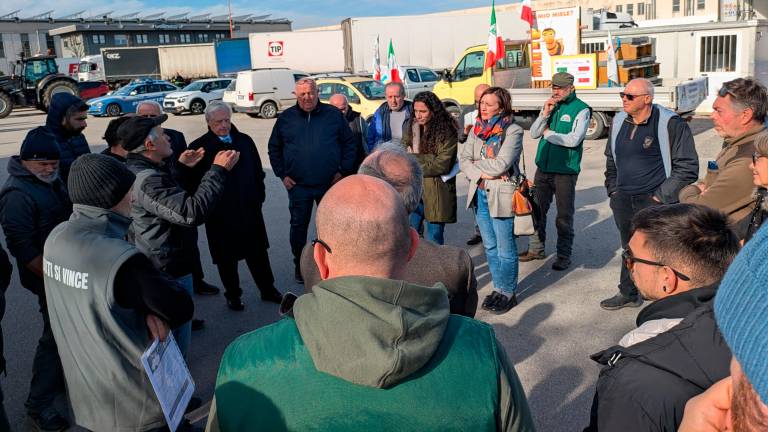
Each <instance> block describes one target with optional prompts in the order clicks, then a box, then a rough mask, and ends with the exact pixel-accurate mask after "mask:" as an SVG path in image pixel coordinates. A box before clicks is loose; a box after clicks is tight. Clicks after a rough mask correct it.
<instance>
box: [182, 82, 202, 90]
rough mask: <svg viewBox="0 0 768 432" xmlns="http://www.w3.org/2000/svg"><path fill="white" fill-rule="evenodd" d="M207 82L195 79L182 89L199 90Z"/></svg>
mask: <svg viewBox="0 0 768 432" xmlns="http://www.w3.org/2000/svg"><path fill="white" fill-rule="evenodd" d="M205 84H207V83H206V82H205V81H195V82H193V83H192V84H190V85H188V86H186V87H184V88H183V89H181V91H199V90H200V89H201V88H203V86H204V85H205Z"/></svg>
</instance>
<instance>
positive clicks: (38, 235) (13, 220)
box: [0, 127, 72, 430]
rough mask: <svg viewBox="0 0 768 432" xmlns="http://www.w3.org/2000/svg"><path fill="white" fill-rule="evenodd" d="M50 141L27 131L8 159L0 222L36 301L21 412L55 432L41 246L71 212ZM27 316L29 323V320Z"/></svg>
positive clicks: (53, 358)
mask: <svg viewBox="0 0 768 432" xmlns="http://www.w3.org/2000/svg"><path fill="white" fill-rule="evenodd" d="M60 154H61V153H60V151H59V146H58V145H57V144H56V137H55V136H54V135H53V133H52V132H50V131H49V130H48V129H47V128H44V127H38V128H35V129H32V130H31V131H30V132H29V133H28V134H27V136H26V138H24V142H23V143H22V145H21V152H20V154H19V155H18V156H14V157H12V158H11V159H10V160H9V161H8V174H9V177H8V180H7V181H6V182H5V185H4V186H3V190H2V191H1V192H0V224H2V226H3V232H5V239H6V241H7V242H8V250H9V251H10V252H11V255H13V257H14V258H16V267H17V268H18V271H19V280H20V281H21V285H22V286H23V287H24V288H26V289H28V290H30V291H32V293H33V294H35V296H36V297H37V302H38V304H39V305H40V312H41V314H42V318H43V334H42V335H41V336H40V340H39V341H38V343H37V348H36V350H35V358H34V360H33V361H32V381H31V382H30V384H29V396H28V397H27V401H26V402H25V404H24V405H25V407H26V409H27V414H28V415H29V417H30V418H31V419H32V421H33V422H34V423H35V425H36V426H37V427H38V428H40V429H43V430H59V429H63V428H66V427H67V426H68V424H69V423H68V422H67V420H66V419H65V418H64V417H63V416H62V415H61V414H60V413H59V412H58V411H57V410H56V408H55V407H54V400H55V399H56V397H57V396H59V395H63V394H64V391H65V388H64V371H62V369H61V360H59V354H58V351H57V349H56V342H55V341H54V339H53V334H52V333H51V326H50V323H49V320H48V313H47V308H46V303H45V301H46V298H45V292H44V287H43V245H44V244H45V239H46V238H47V237H48V234H49V233H50V232H51V231H52V230H53V229H54V228H55V227H56V225H58V224H60V223H61V222H64V221H65V220H67V218H68V217H69V215H70V214H71V213H72V203H70V202H69V197H67V191H66V189H65V187H64V183H63V182H62V180H61V178H60V177H59V175H58V172H59V162H60ZM29 318H30V324H31V323H32V322H31V318H32V317H29Z"/></svg>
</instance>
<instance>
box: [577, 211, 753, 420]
mask: <svg viewBox="0 0 768 432" xmlns="http://www.w3.org/2000/svg"><path fill="white" fill-rule="evenodd" d="M632 223H633V231H634V232H633V234H632V236H631V239H630V241H629V244H628V245H627V249H626V250H625V251H624V254H623V257H622V258H623V260H624V265H625V266H626V267H627V268H628V269H629V274H630V275H631V277H632V279H633V280H634V281H635V283H636V284H637V288H638V289H639V290H640V293H641V294H642V295H643V297H644V298H646V299H647V300H652V301H653V303H651V304H650V305H648V306H646V307H645V308H644V309H643V310H641V311H640V313H639V314H638V316H637V325H638V327H637V329H635V330H633V331H631V332H629V333H627V334H626V335H625V336H624V337H623V338H622V339H621V340H620V341H619V343H618V345H616V346H613V347H611V348H608V349H607V350H604V351H601V352H599V353H597V354H594V355H593V356H592V359H593V360H595V361H596V362H597V363H600V364H601V365H603V369H602V370H601V372H600V377H599V378H598V381H597V391H596V394H595V398H594V402H593V405H592V413H591V420H590V422H591V423H590V426H589V427H588V428H587V431H593V430H595V431H596V430H600V431H618V430H620V431H623V432H633V431H638V432H639V431H649V430H669V431H672V430H677V427H678V426H679V425H680V422H681V420H682V415H683V409H684V407H685V403H686V402H687V401H688V399H690V398H691V397H693V396H696V395H698V394H700V393H702V392H703V391H704V390H706V389H707V388H709V387H710V386H711V385H712V384H714V383H715V382H717V381H718V380H720V379H722V378H724V377H726V376H727V375H728V374H729V372H728V367H729V363H730V351H729V350H728V346H727V345H726V343H725V341H724V340H723V338H722V336H721V335H720V332H719V331H718V328H717V325H716V323H715V317H714V312H713V306H714V299H715V293H716V292H717V286H718V285H719V283H720V279H722V277H723V275H725V272H726V269H727V268H728V266H729V265H730V263H731V261H733V259H734V257H735V256H736V254H737V253H738V251H739V244H738V239H737V236H736V234H735V233H734V232H733V231H731V230H730V229H729V228H728V220H727V218H726V216H725V215H724V214H723V213H721V212H719V211H717V210H714V209H711V208H709V207H705V206H700V205H694V204H671V205H667V206H654V207H649V208H646V209H644V210H641V211H640V212H638V213H637V215H636V216H635V218H634V219H633V221H632Z"/></svg>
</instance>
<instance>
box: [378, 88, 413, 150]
mask: <svg viewBox="0 0 768 432" xmlns="http://www.w3.org/2000/svg"><path fill="white" fill-rule="evenodd" d="M401 109H402V110H404V111H405V120H403V129H405V124H406V123H408V120H409V119H410V118H411V116H412V115H413V102H411V101H405V102H404V103H403V108H401ZM391 113H392V109H391V108H389V104H388V103H386V102H384V103H383V104H381V106H380V107H379V108H378V109H377V110H376V112H375V113H374V114H373V118H372V119H371V122H370V124H369V125H368V135H367V137H366V140H367V141H368V153H370V152H372V151H373V149H374V147H376V146H377V145H379V144H381V143H383V142H387V141H389V140H391V139H392V129H391V128H390V126H389V116H390V114H391ZM403 135H405V132H403Z"/></svg>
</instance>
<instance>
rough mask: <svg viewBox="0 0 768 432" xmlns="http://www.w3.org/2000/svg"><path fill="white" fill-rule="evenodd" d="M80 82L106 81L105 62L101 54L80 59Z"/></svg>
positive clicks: (78, 76)
mask: <svg viewBox="0 0 768 432" xmlns="http://www.w3.org/2000/svg"><path fill="white" fill-rule="evenodd" d="M77 80H78V81H104V80H105V77H104V60H103V57H102V56H101V54H99V55H92V56H85V57H83V58H81V59H80V66H79V67H78V73H77Z"/></svg>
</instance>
